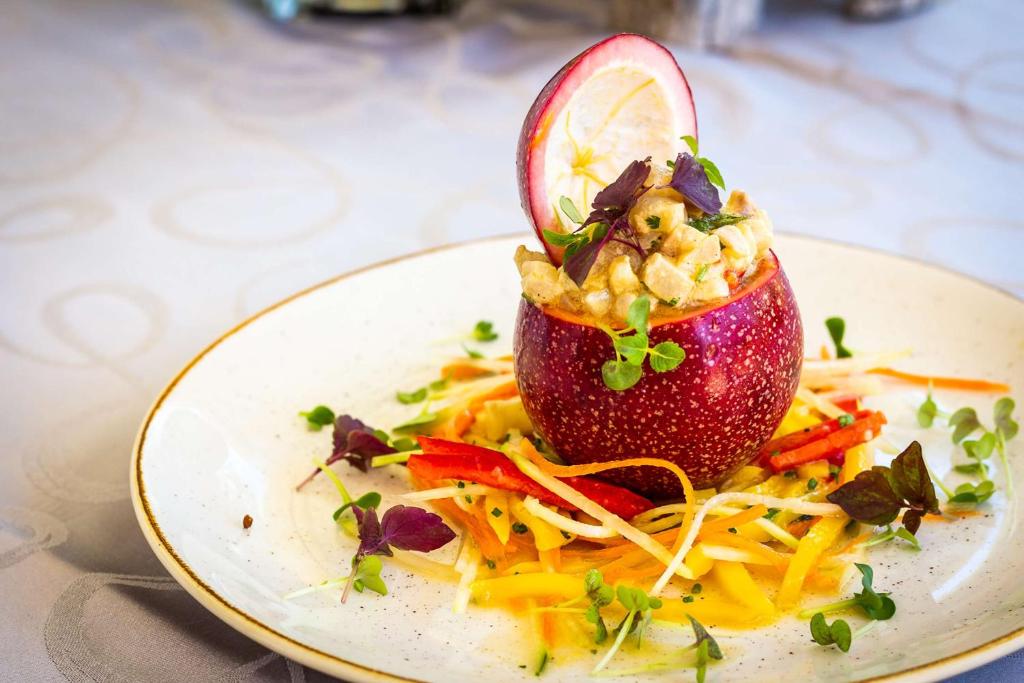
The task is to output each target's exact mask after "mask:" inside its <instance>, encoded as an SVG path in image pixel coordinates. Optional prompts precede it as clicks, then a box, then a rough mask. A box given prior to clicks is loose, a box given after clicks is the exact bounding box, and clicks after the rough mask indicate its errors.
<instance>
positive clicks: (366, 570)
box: [352, 555, 388, 595]
mask: <svg viewBox="0 0 1024 683" xmlns="http://www.w3.org/2000/svg"><path fill="white" fill-rule="evenodd" d="M383 568H384V563H383V562H381V559H380V557H379V556H377V555H367V556H366V557H364V558H362V559H361V560H359V563H358V564H356V567H355V578H354V579H353V580H352V587H353V588H355V589H356V591H357V592H359V593H362V592H363V590H364V589H368V590H371V591H373V592H374V593H377V594H379V595H387V594H388V587H387V585H386V584H385V583H384V579H382V578H380V571H381V569H383Z"/></svg>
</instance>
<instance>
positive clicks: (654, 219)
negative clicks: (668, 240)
mask: <svg viewBox="0 0 1024 683" xmlns="http://www.w3.org/2000/svg"><path fill="white" fill-rule="evenodd" d="M644 223H647V227H649V228H650V229H651V230H657V229H658V228H660V227H661V216H648V217H647V218H645V219H644Z"/></svg>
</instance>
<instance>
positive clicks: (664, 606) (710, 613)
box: [652, 595, 776, 628]
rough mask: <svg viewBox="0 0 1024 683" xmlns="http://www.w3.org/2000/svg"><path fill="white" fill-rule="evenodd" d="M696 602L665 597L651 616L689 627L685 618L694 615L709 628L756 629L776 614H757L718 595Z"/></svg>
mask: <svg viewBox="0 0 1024 683" xmlns="http://www.w3.org/2000/svg"><path fill="white" fill-rule="evenodd" d="M696 597H697V599H696V600H694V601H693V602H683V601H682V600H680V599H679V598H662V599H661V607H659V608H658V609H656V610H654V612H653V613H652V616H653V617H654V618H655V619H659V620H662V621H671V622H674V623H681V624H686V625H687V626H688V625H689V620H688V619H687V618H686V615H690V616H692V617H693V618H694V619H696V620H697V621H699V622H700V623H702V624H704V625H705V626H708V627H715V626H718V627H721V628H753V627H756V626H764V625H765V624H767V623H769V622H770V621H772V620H773V619H774V618H775V616H776V613H775V612H774V611H768V612H757V611H755V610H752V609H750V608H749V607H747V606H746V605H743V604H741V603H738V602H734V601H732V600H729V599H726V598H725V597H719V596H714V597H712V596H706V595H699V596H696Z"/></svg>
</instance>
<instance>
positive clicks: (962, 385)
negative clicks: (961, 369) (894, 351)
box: [868, 368, 1010, 393]
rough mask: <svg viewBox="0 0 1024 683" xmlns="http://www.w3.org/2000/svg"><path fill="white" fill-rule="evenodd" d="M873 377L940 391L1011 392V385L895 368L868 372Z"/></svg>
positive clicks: (876, 369)
mask: <svg viewBox="0 0 1024 683" xmlns="http://www.w3.org/2000/svg"><path fill="white" fill-rule="evenodd" d="M868 372H870V373H871V374H873V375H882V376H884V377H892V378H893V379H898V380H902V381H904V382H910V383H911V384H920V385H923V386H928V385H929V384H931V385H932V386H934V387H936V388H939V389H961V390H965V391H990V392H993V393H997V392H1004V393H1005V392H1008V391H1010V385H1009V384H1004V383H1002V382H990V381H988V380H986V379H971V378H969V377H935V376H929V375H915V374H914V373H912V372H903V371H902V370H894V369H893V368H875V369H874V370H868Z"/></svg>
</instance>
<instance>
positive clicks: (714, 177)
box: [697, 157, 725, 190]
mask: <svg viewBox="0 0 1024 683" xmlns="http://www.w3.org/2000/svg"><path fill="white" fill-rule="evenodd" d="M697 161H698V163H700V165H701V166H703V167H704V173H706V174H707V176H708V180H709V181H711V184H712V185H717V186H718V187H720V188H722V189H723V190H724V189H725V180H724V179H723V178H722V172H721V171H719V170H718V166H715V162H713V161H711V159H707V158H705V157H697Z"/></svg>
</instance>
